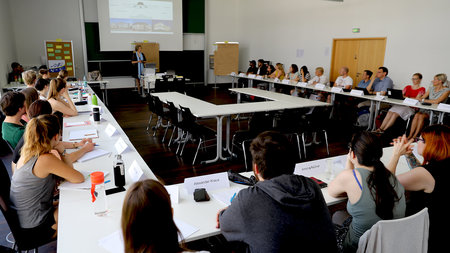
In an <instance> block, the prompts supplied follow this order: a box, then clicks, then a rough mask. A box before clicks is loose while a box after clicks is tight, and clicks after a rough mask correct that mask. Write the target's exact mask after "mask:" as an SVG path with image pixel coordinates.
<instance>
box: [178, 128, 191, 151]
mask: <svg viewBox="0 0 450 253" xmlns="http://www.w3.org/2000/svg"><path fill="white" fill-rule="evenodd" d="M189 137H190V135H189V133H187V134H186V141H185V142H184V143H183V147H182V148H181V152H180V156H183V151H184V148H185V147H186V143H187V142H188V141H189V139H190V138H189Z"/></svg>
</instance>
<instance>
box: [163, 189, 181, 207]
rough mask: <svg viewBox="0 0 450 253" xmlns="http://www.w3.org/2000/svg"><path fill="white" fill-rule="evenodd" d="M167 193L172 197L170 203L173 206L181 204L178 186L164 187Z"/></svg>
mask: <svg viewBox="0 0 450 253" xmlns="http://www.w3.org/2000/svg"><path fill="white" fill-rule="evenodd" d="M164 187H165V188H166V190H167V192H168V193H169V195H170V202H172V204H178V202H179V191H178V185H164Z"/></svg>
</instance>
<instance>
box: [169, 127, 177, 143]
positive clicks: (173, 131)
mask: <svg viewBox="0 0 450 253" xmlns="http://www.w3.org/2000/svg"><path fill="white" fill-rule="evenodd" d="M175 131H177V127H176V126H173V130H172V134H171V135H170V139H169V147H170V145H172V139H173V134H174V133H175Z"/></svg>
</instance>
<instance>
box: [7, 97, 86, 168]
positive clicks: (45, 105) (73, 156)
mask: <svg viewBox="0 0 450 253" xmlns="http://www.w3.org/2000/svg"><path fill="white" fill-rule="evenodd" d="M27 113H28V117H29V118H30V119H32V118H36V117H38V116H40V115H46V114H51V113H52V106H51V105H50V103H49V102H48V101H47V100H40V99H38V100H36V101H34V102H33V103H32V104H31V105H30V107H29V108H28V112H27ZM23 144H24V138H23V137H22V139H20V141H19V142H18V143H17V146H16V147H15V148H14V152H13V164H14V165H15V164H17V162H18V161H19V159H20V151H21V150H22V147H23ZM59 145H62V147H63V148H64V149H78V148H80V149H79V150H77V151H75V152H72V153H70V154H67V155H66V156H67V159H69V160H70V161H71V162H76V161H77V160H78V159H80V157H82V156H83V155H84V154H86V153H87V152H90V151H92V150H93V149H94V146H95V144H94V143H92V139H83V140H81V141H79V142H67V141H61V142H59ZM53 151H55V150H53ZM54 154H55V155H56V156H58V154H57V153H54ZM14 169H15V166H13V172H14Z"/></svg>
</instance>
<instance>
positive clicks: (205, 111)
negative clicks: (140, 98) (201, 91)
mask: <svg viewBox="0 0 450 253" xmlns="http://www.w3.org/2000/svg"><path fill="white" fill-rule="evenodd" d="M231 90H232V91H234V92H237V93H238V94H241V93H243V94H249V95H253V96H257V97H262V98H265V99H267V100H270V101H263V102H252V103H239V102H240V99H238V103H237V104H224V105H215V104H212V103H209V102H206V101H203V100H201V99H197V98H194V97H190V96H188V95H185V94H181V93H178V92H159V93H152V94H151V95H152V96H156V97H158V98H159V99H160V100H161V101H162V102H164V103H167V102H169V101H170V102H172V103H174V105H175V106H176V107H178V108H180V106H183V107H188V108H189V109H190V111H191V112H192V114H193V115H194V116H195V117H197V118H216V157H215V158H214V159H211V160H208V161H203V162H202V163H205V164H206V163H213V162H217V161H218V160H227V159H229V158H228V157H225V155H224V154H223V151H222V146H223V133H222V132H223V119H224V118H226V138H225V139H226V147H225V149H226V151H228V153H229V154H230V155H231V149H230V138H231V136H230V123H231V115H234V114H243V113H254V112H264V111H278V110H285V109H298V108H307V107H316V106H329V105H330V104H329V103H324V102H320V101H314V100H311V99H305V98H300V97H293V96H289V95H285V94H280V93H274V92H270V91H264V90H260V89H254V88H240V89H231Z"/></svg>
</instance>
